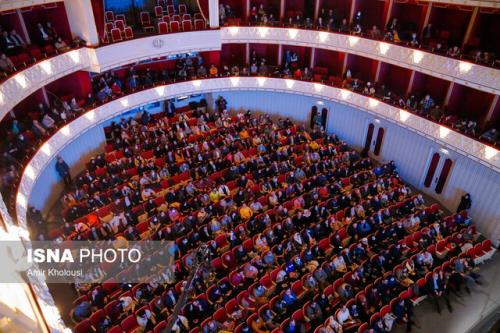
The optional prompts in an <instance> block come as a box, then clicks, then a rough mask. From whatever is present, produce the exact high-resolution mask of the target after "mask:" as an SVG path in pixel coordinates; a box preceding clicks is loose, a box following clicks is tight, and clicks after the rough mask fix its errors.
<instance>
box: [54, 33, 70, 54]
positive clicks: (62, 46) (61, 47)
mask: <svg viewBox="0 0 500 333" xmlns="http://www.w3.org/2000/svg"><path fill="white" fill-rule="evenodd" d="M54 47H55V48H56V49H57V51H59V52H61V53H62V52H67V51H69V50H70V49H71V48H70V47H69V46H68V45H67V44H66V42H65V41H63V40H62V38H61V37H58V38H57V40H56V41H55V43H54Z"/></svg>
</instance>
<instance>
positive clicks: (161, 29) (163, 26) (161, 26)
mask: <svg viewBox="0 0 500 333" xmlns="http://www.w3.org/2000/svg"><path fill="white" fill-rule="evenodd" d="M166 17H168V16H166ZM164 18H165V16H164ZM158 33H159V34H166V33H168V23H167V22H160V23H158Z"/></svg>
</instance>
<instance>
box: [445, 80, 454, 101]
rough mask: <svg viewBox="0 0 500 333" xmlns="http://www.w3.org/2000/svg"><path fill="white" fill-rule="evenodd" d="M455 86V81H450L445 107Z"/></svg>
mask: <svg viewBox="0 0 500 333" xmlns="http://www.w3.org/2000/svg"><path fill="white" fill-rule="evenodd" d="M453 87H455V82H450V86H449V87H448V91H447V92H446V97H445V98H444V102H443V107H445V106H448V103H449V102H450V97H451V93H452V91H453Z"/></svg>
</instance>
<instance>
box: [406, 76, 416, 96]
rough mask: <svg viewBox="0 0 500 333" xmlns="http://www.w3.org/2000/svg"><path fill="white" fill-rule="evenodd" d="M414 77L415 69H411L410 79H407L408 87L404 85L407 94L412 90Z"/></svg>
mask: <svg viewBox="0 0 500 333" xmlns="http://www.w3.org/2000/svg"><path fill="white" fill-rule="evenodd" d="M414 79H415V71H411V75H410V81H408V87H406V95H407V96H408V95H409V94H410V93H411V91H412V90H413V81H414Z"/></svg>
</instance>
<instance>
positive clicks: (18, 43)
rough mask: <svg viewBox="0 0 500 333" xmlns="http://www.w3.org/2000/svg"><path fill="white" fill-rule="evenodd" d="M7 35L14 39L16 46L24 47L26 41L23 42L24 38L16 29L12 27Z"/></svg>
mask: <svg viewBox="0 0 500 333" xmlns="http://www.w3.org/2000/svg"><path fill="white" fill-rule="evenodd" d="M9 37H10V39H11V40H12V41H14V44H15V45H16V46H17V47H18V48H24V47H26V43H25V42H24V39H23V38H22V37H21V35H19V34H18V33H17V31H16V29H12V30H11V31H10V34H9Z"/></svg>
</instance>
